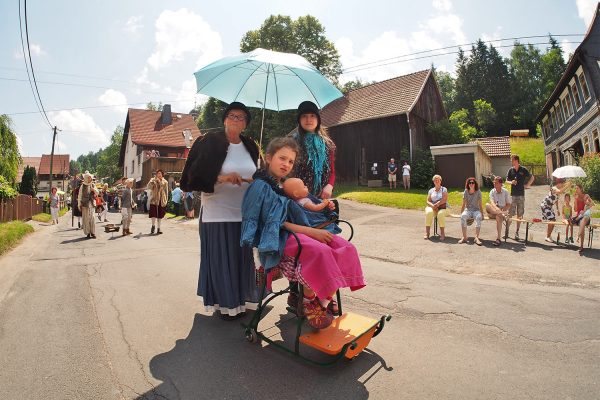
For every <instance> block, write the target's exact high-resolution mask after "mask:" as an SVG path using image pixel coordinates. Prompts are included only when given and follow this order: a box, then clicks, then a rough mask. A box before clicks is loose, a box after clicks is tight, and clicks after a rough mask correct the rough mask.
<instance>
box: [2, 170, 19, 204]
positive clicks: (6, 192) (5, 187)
mask: <svg viewBox="0 0 600 400" xmlns="http://www.w3.org/2000/svg"><path fill="white" fill-rule="evenodd" d="M17 194H18V192H17V191H16V190H15V188H14V187H13V186H12V185H11V184H10V183H8V182H7V181H6V178H4V177H3V176H2V175H0V199H12V198H13V197H15V196H16V195H17Z"/></svg>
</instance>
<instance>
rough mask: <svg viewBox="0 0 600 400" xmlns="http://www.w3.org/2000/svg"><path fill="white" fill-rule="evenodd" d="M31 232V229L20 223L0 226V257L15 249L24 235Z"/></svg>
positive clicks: (13, 222)
mask: <svg viewBox="0 0 600 400" xmlns="http://www.w3.org/2000/svg"><path fill="white" fill-rule="evenodd" d="M31 232H33V227H32V226H31V225H28V224H26V223H24V222H22V221H11V222H5V223H3V224H0V255H2V254H4V253H6V252H7V251H8V250H10V249H12V248H13V247H15V246H16V245H17V243H19V242H20V241H21V239H22V238H23V237H24V236H25V235H27V234H29V233H31Z"/></svg>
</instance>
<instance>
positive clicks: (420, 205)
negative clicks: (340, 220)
mask: <svg viewBox="0 0 600 400" xmlns="http://www.w3.org/2000/svg"><path fill="white" fill-rule="evenodd" d="M463 192H464V189H458V188H452V189H448V205H449V208H450V209H451V210H452V211H453V212H458V210H460V207H461V205H462V196H463ZM427 193H428V190H426V189H411V190H409V191H405V190H403V189H394V190H390V189H387V188H368V187H365V186H350V185H348V186H345V185H338V186H337V187H336V188H335V192H334V196H335V197H339V198H341V199H347V200H354V201H358V202H359V203H367V204H374V205H378V206H383V207H394V208H401V209H406V210H424V209H425V205H426V202H427ZM481 195H482V199H483V204H485V203H486V202H487V201H488V200H489V196H490V190H489V189H486V188H484V189H483V190H482V192H481Z"/></svg>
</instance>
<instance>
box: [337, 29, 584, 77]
mask: <svg viewBox="0 0 600 400" xmlns="http://www.w3.org/2000/svg"><path fill="white" fill-rule="evenodd" d="M549 36H552V37H570V36H584V35H583V34H579V33H570V34H561V35H531V36H517V37H509V38H502V39H493V40H485V41H482V42H483V43H495V42H502V41H505V40H521V39H534V38H542V37H549ZM549 43H550V42H549V41H548V42H543V43H522V44H523V45H527V44H534V45H535V44H549ZM567 43H574V42H572V41H567ZM475 44H477V42H471V43H464V44H457V45H453V46H445V47H440V48H437V49H430V50H422V51H417V52H414V53H407V54H402V55H399V56H394V57H390V58H384V59H381V60H378V61H371V62H367V63H363V64H357V65H353V66H351V67H347V68H344V69H343V70H342V74H345V73H350V72H354V70H356V71H361V70H363V69H367V68H359V67H363V66H367V65H371V64H379V63H382V62H386V61H390V60H395V59H398V58H405V57H411V56H415V55H419V54H425V53H432V52H434V51H441V50H448V49H452V48H460V47H463V46H473V45H475ZM511 46H514V44H512V45H510V46H506V45H505V46H496V47H498V48H502V47H511ZM465 51H470V50H465ZM447 54H456V53H443V54H433V55H431V56H432V57H437V56H438V55H447ZM420 58H426V57H419V58H414V59H420ZM410 60H412V59H410ZM410 60H401V61H410ZM389 64H390V63H387V64H384V65H389ZM377 66H379V65H377Z"/></svg>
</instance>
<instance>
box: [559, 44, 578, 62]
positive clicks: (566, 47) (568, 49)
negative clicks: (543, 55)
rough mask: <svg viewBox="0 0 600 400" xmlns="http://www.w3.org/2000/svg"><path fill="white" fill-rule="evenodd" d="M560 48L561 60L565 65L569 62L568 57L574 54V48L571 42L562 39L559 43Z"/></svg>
mask: <svg viewBox="0 0 600 400" xmlns="http://www.w3.org/2000/svg"><path fill="white" fill-rule="evenodd" d="M560 47H561V48H562V51H563V59H564V60H565V62H566V63H567V62H569V57H570V56H571V54H573V53H574V52H575V46H574V45H573V43H572V42H569V40H568V39H563V40H562V42H561V43H560Z"/></svg>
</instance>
